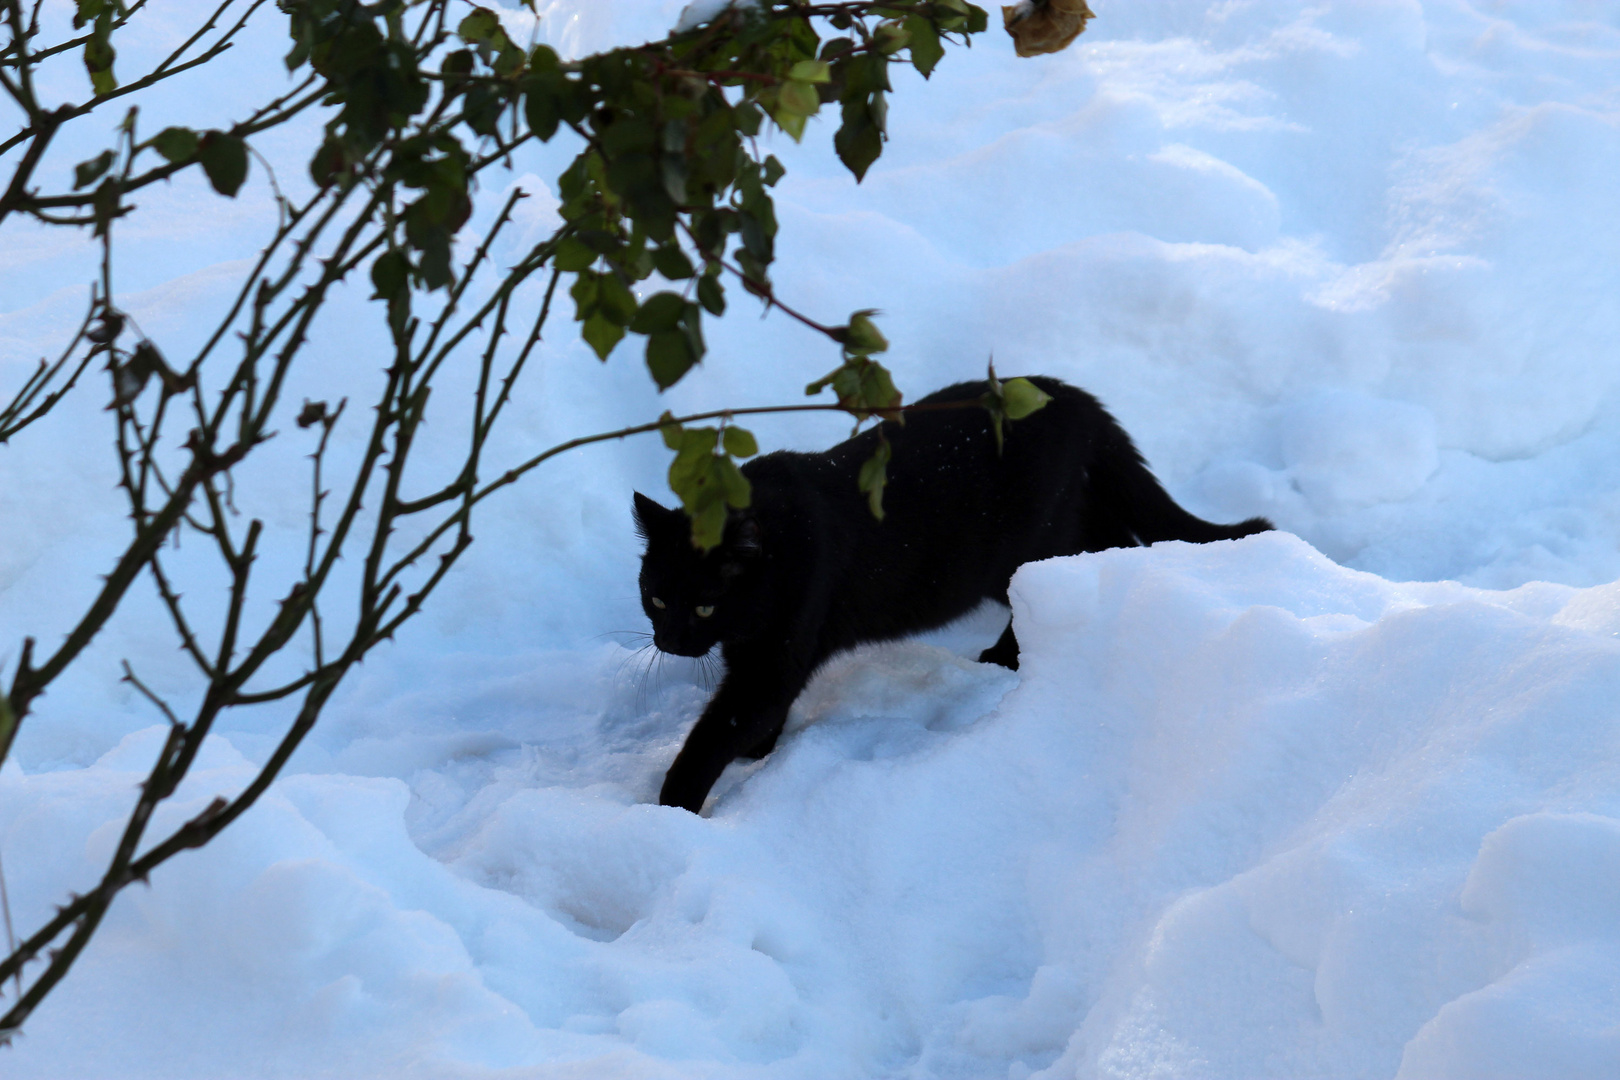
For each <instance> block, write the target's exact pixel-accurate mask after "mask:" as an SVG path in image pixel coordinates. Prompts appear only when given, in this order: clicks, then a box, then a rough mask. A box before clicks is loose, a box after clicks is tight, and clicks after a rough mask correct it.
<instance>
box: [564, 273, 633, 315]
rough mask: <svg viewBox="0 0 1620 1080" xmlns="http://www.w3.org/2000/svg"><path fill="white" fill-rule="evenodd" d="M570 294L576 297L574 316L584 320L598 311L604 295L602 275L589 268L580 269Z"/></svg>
mask: <svg viewBox="0 0 1620 1080" xmlns="http://www.w3.org/2000/svg"><path fill="white" fill-rule="evenodd" d="M568 295H569V296H572V297H573V298H574V318H576V319H578V320H579V321H580V322H584V321H585V320H586V319H588V318H590V317H591V314H592V313H593V312H595V311H596V308H597V301H598V300H599V298H600V297H601V295H602V275H600V274H593V273H591V272H590V271H588V270H582V271H580V274H579V276H578V277H577V278H575V279H574V284H573V286H572V287H571V288H570V289H569V290H568ZM621 325H622V324H621Z"/></svg>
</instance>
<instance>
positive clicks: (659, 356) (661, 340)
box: [647, 330, 697, 390]
mask: <svg viewBox="0 0 1620 1080" xmlns="http://www.w3.org/2000/svg"><path fill="white" fill-rule="evenodd" d="M696 361H697V357H695V356H693V355H692V345H691V342H690V340H689V339H688V338H687V336H686V333H685V331H683V330H660V331H658V332H657V333H655V334H653V335H652V336H651V337H649V338H648V339H647V370H648V371H651V372H652V377H653V381H654V382H656V383H657V384H658V389H660V390H668V389H669V388H670V387H671V386H674V385H675V384H676V383H678V382H680V380H681V376H683V375H685V374H686V373H687V372H688V371H690V370H692V365H693V364H694V363H695V362H696Z"/></svg>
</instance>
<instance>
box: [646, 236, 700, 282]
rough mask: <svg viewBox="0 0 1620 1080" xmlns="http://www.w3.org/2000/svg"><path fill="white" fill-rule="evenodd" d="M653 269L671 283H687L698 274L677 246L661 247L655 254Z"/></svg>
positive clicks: (665, 245) (667, 245)
mask: <svg viewBox="0 0 1620 1080" xmlns="http://www.w3.org/2000/svg"><path fill="white" fill-rule="evenodd" d="M653 267H654V268H655V269H656V270H657V271H658V272H659V273H660V274H662V275H664V277H666V278H668V279H669V280H670V281H685V280H686V279H687V278H689V277H691V276H692V275H693V274H694V273H696V272H697V271H696V270H695V269H693V267H692V260H691V259H688V258H687V257H686V252H684V251H682V250H681V249H680V246H679V245H677V244H663V245H660V246H659V247H658V248H657V249H656V250H655V251H654V252H653Z"/></svg>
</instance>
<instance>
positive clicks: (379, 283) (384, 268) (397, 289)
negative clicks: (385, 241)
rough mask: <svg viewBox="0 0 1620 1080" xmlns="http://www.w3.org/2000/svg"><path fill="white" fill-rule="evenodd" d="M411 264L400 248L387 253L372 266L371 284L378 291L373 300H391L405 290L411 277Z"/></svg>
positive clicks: (379, 257)
mask: <svg viewBox="0 0 1620 1080" xmlns="http://www.w3.org/2000/svg"><path fill="white" fill-rule="evenodd" d="M410 272H411V262H410V260H409V259H407V258H406V257H405V253H404V252H403V251H400V250H399V249H398V248H394V249H393V250H391V251H385V252H383V253H382V254H381V255H379V256H377V261H376V262H374V263H372V264H371V283H372V285H374V286H376V289H377V291H376V292H375V293H374V294H373V295H372V297H371V298H372V299H373V300H391V299H393V298H394V297H395V296H398V295H399V294H400V293H401V292H402V291H404V289H405V285H406V280H407V278H408V277H409V276H410Z"/></svg>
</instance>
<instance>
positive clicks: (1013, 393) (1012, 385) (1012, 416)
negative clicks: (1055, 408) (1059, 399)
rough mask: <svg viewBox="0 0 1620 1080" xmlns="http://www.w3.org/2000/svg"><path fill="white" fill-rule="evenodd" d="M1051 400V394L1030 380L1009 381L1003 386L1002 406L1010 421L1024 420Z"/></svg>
mask: <svg viewBox="0 0 1620 1080" xmlns="http://www.w3.org/2000/svg"><path fill="white" fill-rule="evenodd" d="M1051 400H1052V395H1051V394H1048V393H1047V392H1046V391H1045V390H1042V389H1041V388H1040V387H1038V386H1036V385H1035V384H1034V383H1032V382H1030V381H1029V380H1028V379H1008V380H1007V381H1006V382H1004V383H1002V384H1001V406H1002V409H1003V411H1005V412H1006V414H1007V419H1009V420H1022V419H1023V418H1024V417H1026V416H1028V415H1030V414H1031V413H1033V412H1036V411H1038V410H1039V409H1042V408H1044V407H1045V405H1046V403H1047V402H1049V401H1051Z"/></svg>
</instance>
